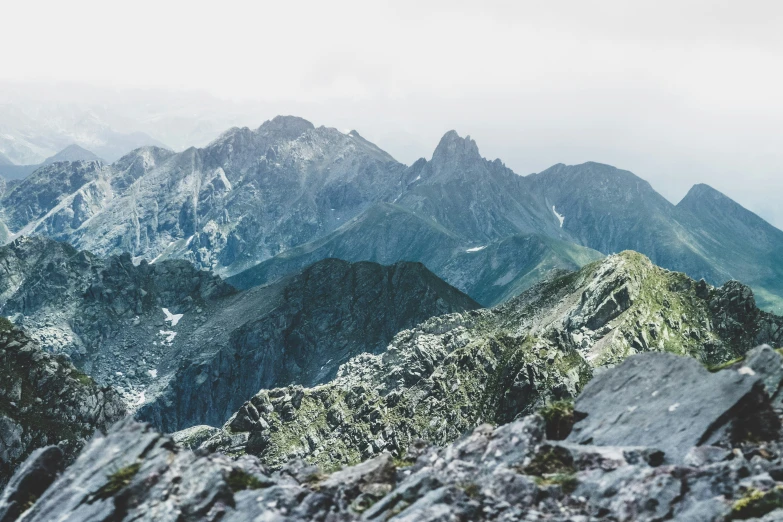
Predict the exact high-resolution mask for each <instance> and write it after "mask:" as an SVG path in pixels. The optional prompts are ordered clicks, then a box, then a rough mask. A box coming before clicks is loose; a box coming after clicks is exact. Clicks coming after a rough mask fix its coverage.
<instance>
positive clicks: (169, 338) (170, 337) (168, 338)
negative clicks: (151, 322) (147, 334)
mask: <svg viewBox="0 0 783 522" xmlns="http://www.w3.org/2000/svg"><path fill="white" fill-rule="evenodd" d="M158 333H159V334H160V335H162V336H164V337H165V339H163V340H162V341H161V344H162V345H164V346H171V343H173V342H174V338H175V337H176V336H177V332H172V331H171V330H160V331H159V332H158Z"/></svg>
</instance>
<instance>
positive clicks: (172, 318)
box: [162, 308, 185, 326]
mask: <svg viewBox="0 0 783 522" xmlns="http://www.w3.org/2000/svg"><path fill="white" fill-rule="evenodd" d="M162 310H163V313H164V314H166V319H165V321H166V322H168V323H169V324H170V325H171V326H177V323H178V322H179V320H180V319H182V317H183V316H184V315H185V314H172V313H171V312H169V309H168V308H163V309H162Z"/></svg>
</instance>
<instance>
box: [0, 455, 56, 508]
mask: <svg viewBox="0 0 783 522" xmlns="http://www.w3.org/2000/svg"><path fill="white" fill-rule="evenodd" d="M64 461H65V454H64V453H63V451H62V450H61V449H60V448H58V447H57V446H47V447H45V448H39V449H37V450H35V451H34V452H32V453H31V454H30V456H29V457H28V458H27V460H26V461H25V462H24V464H22V465H21V466H20V467H19V469H18V470H17V472H16V473H15V474H14V476H13V480H11V481H10V482H9V483H8V485H7V486H6V488H5V490H4V491H3V494H2V496H0V522H12V521H13V520H16V519H17V518H18V517H19V515H21V514H22V512H24V511H26V510H27V509H28V508H29V507H30V506H31V505H32V504H33V503H35V501H36V500H38V497H40V496H41V494H43V492H44V491H46V490H47V488H49V486H50V485H51V484H52V482H54V480H55V478H57V475H58V474H59V473H60V472H61V471H62V470H63V467H64V463H65V462H64Z"/></svg>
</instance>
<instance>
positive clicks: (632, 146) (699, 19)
mask: <svg viewBox="0 0 783 522" xmlns="http://www.w3.org/2000/svg"><path fill="white" fill-rule="evenodd" d="M208 6H209V4H207V3H198V2H196V3H193V2H189V3H185V2H163V3H152V2H144V1H142V2H137V3H135V4H134V6H133V8H128V9H125V10H124V11H123V13H122V19H121V20H118V19H116V17H115V11H116V10H115V9H113V8H111V7H110V6H107V5H104V4H102V3H100V2H74V3H69V4H68V5H65V4H60V3H54V2H52V3H49V4H47V3H45V6H44V7H42V6H41V5H40V4H36V5H28V4H23V3H16V4H14V5H11V6H9V7H8V8H7V11H8V19H9V20H10V19H13V20H17V21H19V22H20V23H14V24H9V27H7V28H6V29H5V30H4V32H3V33H2V34H0V46H2V48H3V49H9V50H13V52H8V53H6V54H7V55H8V56H7V57H5V58H6V59H5V60H4V64H3V66H2V68H0V83H2V84H3V85H2V88H0V96H2V97H4V98H5V99H3V98H0V106H3V105H5V106H6V107H9V106H10V107H14V108H16V107H23V110H25V111H28V112H31V113H35V114H37V115H38V117H39V118H40V119H41V120H45V119H46V118H47V111H46V108H45V107H44V108H42V106H44V105H47V104H49V105H56V106H57V107H58V110H63V111H65V110H69V108H74V110H75V111H78V110H81V109H83V108H89V109H90V110H93V111H94V112H95V113H96V114H98V115H99V117H100V118H101V121H103V122H104V123H106V124H107V125H109V126H110V127H111V128H112V129H113V130H117V131H120V132H136V131H139V132H145V133H147V134H149V135H150V136H151V137H153V138H155V139H157V140H160V141H161V142H163V143H164V144H166V145H168V146H170V147H172V148H174V149H177V150H181V149H182V148H184V147H185V146H187V145H189V144H192V145H203V144H204V143H205V141H204V140H207V141H208V139H207V138H210V139H211V138H214V137H215V136H217V135H218V134H219V133H220V132H222V131H224V130H226V129H227V128H228V127H230V126H233V125H243V126H250V127H257V126H258V125H260V124H261V123H262V122H263V121H264V120H266V119H269V118H271V117H274V116H275V115H277V114H293V115H296V116H301V117H303V118H305V119H308V120H310V121H312V122H313V123H314V124H316V125H325V126H329V127H336V128H338V129H340V130H350V129H356V130H357V131H358V132H359V133H361V134H362V135H363V136H365V137H366V138H367V139H369V140H370V141H373V142H374V143H376V144H377V145H378V146H379V147H381V148H382V149H384V150H386V151H387V152H389V153H390V154H391V155H392V156H394V157H395V158H396V159H398V160H399V161H401V162H403V163H407V164H410V163H412V162H413V161H415V160H416V159H417V158H419V157H426V158H429V157H430V156H431V154H432V150H433V149H434V148H435V146H436V145H437V143H438V140H439V139H440V137H441V136H442V135H443V134H444V133H445V132H446V131H448V130H451V129H454V130H456V131H457V132H458V133H459V134H460V135H461V136H465V135H470V136H471V137H472V138H473V139H475V140H476V142H477V143H478V145H479V149H480V151H481V153H482V155H483V156H485V157H487V158H489V159H495V158H500V159H501V160H502V161H503V162H504V163H505V164H506V165H507V166H508V167H509V168H511V169H513V170H514V171H515V172H517V173H518V174H521V175H527V174H529V173H533V172H540V171H542V170H544V169H546V168H548V167H550V166H551V165H553V164H556V163H566V164H578V163H583V162H586V161H596V162H600V163H607V164H610V165H614V166H615V167H618V168H621V169H625V170H629V171H631V172H633V173H635V174H637V175H638V176H640V177H642V178H644V179H645V180H647V181H649V182H650V183H651V184H652V186H653V187H654V188H655V189H656V190H657V191H658V192H660V193H661V194H662V195H663V196H665V197H666V198H667V199H669V200H670V201H672V202H673V203H676V202H677V201H679V200H680V199H681V198H682V197H683V196H684V195H685V193H686V192H687V191H688V189H689V188H690V187H691V186H692V185H694V184H697V183H706V184H708V185H711V186H712V187H714V188H716V189H717V190H720V191H721V192H723V193H725V194H726V195H728V196H729V197H731V198H732V199H734V200H736V201H737V202H739V203H740V204H742V205H743V206H745V207H746V208H748V209H750V210H752V211H754V212H756V213H757V214H759V215H760V216H762V217H763V218H765V219H766V220H768V221H770V222H771V223H773V224H774V225H776V226H777V227H778V228H783V208H781V207H782V206H781V205H780V204H779V203H778V202H777V201H776V199H777V198H776V195H777V194H779V193H781V190H783V176H781V175H780V170H781V169H780V165H781V163H782V162H783V148H782V147H781V146H780V141H781V140H780V137H779V134H780V131H779V129H780V128H781V126H783V100H781V98H780V96H779V92H781V89H782V88H783V72H781V71H780V69H779V68H777V67H775V64H777V63H781V62H780V59H781V58H783V35H781V34H780V31H778V30H777V28H778V27H779V26H780V22H781V21H783V5H779V4H777V3H773V2H746V3H743V4H742V5H740V4H735V3H730V2H723V3H717V2H707V1H691V2H659V3H656V4H655V5H650V6H638V5H627V4H626V3H625V2H619V1H612V2H598V3H591V4H590V5H589V6H588V5H586V4H584V3H580V2H551V3H547V4H546V5H540V4H537V3H524V2H523V3H519V2H501V1H495V2H482V3H480V4H472V3H468V2H459V1H457V2H454V1H452V2H441V1H436V2H428V3H427V4H426V5H421V3H420V2H419V3H415V2H407V1H403V2H375V3H369V2H332V3H328V4H323V3H316V2H305V3H300V4H297V5H296V6H289V5H277V4H274V5H264V4H262V3H248V2H227V3H226V4H225V5H224V7H222V8H221V9H219V10H217V9H210V8H209V7H208ZM42 12H46V15H47V16H45V17H42V16H41V13H42ZM80 26H84V27H87V28H89V30H85V31H79V30H78V27H80ZM33 36H34V37H33ZM22 43H23V45H21V44H22ZM71 116H73V115H71ZM33 117H35V116H33ZM69 117H70V116H69ZM73 117H74V118H78V115H76V116H73ZM57 121H58V122H61V121H62V122H64V121H66V118H64V117H63V119H62V120H57ZM9 122H11V118H10V117H8V116H5V121H0V134H2V133H3V132H5V131H4V130H3V129H4V127H3V125H4V124H5V125H10V123H9ZM11 123H12V122H11ZM58 124H59V123H58Z"/></svg>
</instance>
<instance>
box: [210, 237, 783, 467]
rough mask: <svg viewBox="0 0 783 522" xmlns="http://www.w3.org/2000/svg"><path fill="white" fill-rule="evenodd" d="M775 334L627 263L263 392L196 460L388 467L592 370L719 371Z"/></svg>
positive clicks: (562, 392)
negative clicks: (657, 358) (653, 364)
mask: <svg viewBox="0 0 783 522" xmlns="http://www.w3.org/2000/svg"><path fill="white" fill-rule="evenodd" d="M740 325H741V326H740ZM781 326H783V319H782V318H780V317H777V316H773V315H771V314H767V313H765V312H760V311H759V310H758V309H757V308H756V307H755V304H754V303H753V298H752V293H751V292H750V291H749V290H748V289H747V288H746V287H742V286H741V285H738V284H736V283H732V284H730V285H726V286H725V287H723V288H713V287H711V286H709V285H707V284H706V283H704V282H703V281H702V282H695V281H693V280H691V279H689V278H688V277H687V276H685V275H683V274H681V273H676V272H669V271H667V270H664V269H661V268H658V267H656V266H654V265H653V264H652V263H651V262H650V261H649V260H648V259H647V258H645V257H644V256H642V255H640V254H636V253H633V252H626V253H622V254H619V255H615V256H610V257H609V258H607V259H606V260H605V261H599V262H595V263H592V264H590V265H588V266H586V267H585V268H583V269H582V270H580V271H579V272H575V273H571V274H568V275H565V276H563V277H560V278H557V279H554V280H551V281H548V282H546V283H543V284H540V285H537V286H535V287H533V288H531V289H530V290H528V291H526V292H524V293H523V294H522V295H520V296H518V297H517V298H515V299H513V300H511V301H509V302H508V303H506V304H503V305H501V306H498V307H496V308H494V309H489V310H476V311H472V312H468V313H462V314H452V315H446V316H441V317H437V318H433V319H431V320H429V321H426V322H424V323H423V324H421V325H419V326H418V327H416V328H413V329H411V330H406V331H402V332H400V333H399V334H398V335H397V336H395V338H394V339H393V340H392V342H391V343H390V345H389V347H388V348H387V350H386V351H385V352H383V353H382V354H379V355H369V354H367V355H361V356H358V357H356V358H354V359H352V360H351V361H349V362H348V363H346V364H345V365H343V366H342V367H341V368H340V370H339V372H338V374H337V378H336V379H335V380H333V381H331V382H330V383H328V384H326V385H322V386H318V387H313V388H302V387H288V388H278V389H272V390H262V391H260V392H259V393H257V394H256V395H255V396H254V397H253V398H251V400H249V401H248V402H246V403H245V405H243V406H242V408H240V409H239V411H238V412H237V413H236V414H235V415H234V416H233V417H232V419H230V420H229V421H228V422H227V423H226V425H225V426H224V427H223V430H222V431H221V432H220V433H218V434H215V435H214V436H212V437H211V438H210V439H209V440H208V441H206V442H205V443H204V447H207V448H212V449H217V448H219V449H221V450H223V451H226V452H229V453H244V452H249V453H253V454H256V455H259V456H260V457H261V459H262V460H263V461H264V462H265V463H267V464H270V465H273V466H279V465H281V464H282V463H283V462H285V461H287V460H288V459H289V458H293V457H302V458H305V459H307V460H309V461H311V462H315V463H318V464H320V465H322V466H325V467H330V466H334V465H337V464H342V463H350V462H358V461H360V460H363V459H365V458H368V457H370V456H372V455H375V454H378V453H380V452H382V451H391V452H393V453H399V452H401V451H403V450H404V448H406V447H407V445H408V444H409V443H410V441H411V440H413V439H415V438H424V439H426V440H431V441H434V442H436V443H446V442H449V441H451V440H454V439H455V438H456V437H458V436H459V435H460V434H461V433H463V432H465V431H466V430H468V429H470V428H472V427H474V426H476V425H478V424H480V423H482V422H494V423H502V422H508V421H510V420H512V419H514V418H515V417H517V416H518V415H522V414H526V413H530V412H532V411H535V410H536V409H537V408H539V407H541V406H542V405H543V404H544V403H545V402H546V401H548V400H551V399H559V398H566V397H573V396H575V395H576V394H577V393H578V392H579V390H580V389H581V388H582V387H583V386H584V385H585V384H586V383H587V381H588V380H589V379H590V377H591V376H592V371H593V369H594V368H596V367H599V366H606V365H613V364H617V363H618V362H620V361H622V360H623V359H625V358H626V357H628V356H629V355H631V354H634V353H639V352H647V351H665V352H669V353H675V354H680V355H689V356H691V357H695V358H698V359H699V360H701V361H702V362H703V363H704V364H707V365H716V364H720V363H722V362H725V361H728V360H731V359H734V358H735V357H737V356H739V355H742V354H743V353H745V352H746V351H747V350H748V349H750V348H751V347H753V346H755V345H756V344H758V343H760V342H769V343H771V344H775V345H777V344H779V343H780V341H781V337H783V330H781ZM739 331H742V332H745V333H744V334H742V335H738V332H739Z"/></svg>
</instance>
